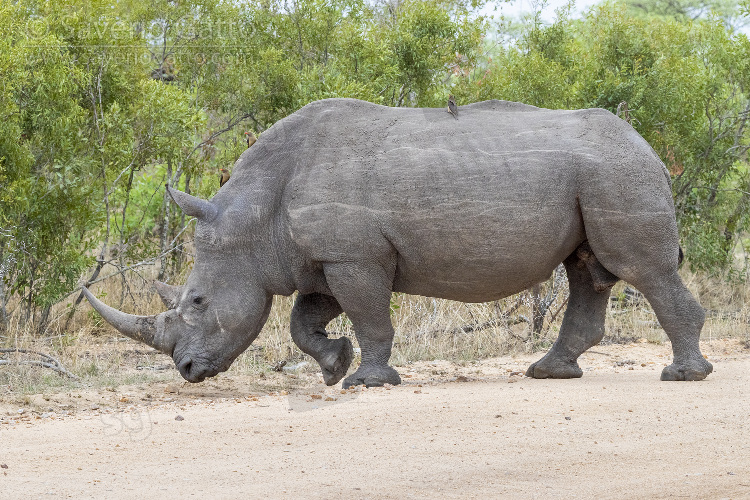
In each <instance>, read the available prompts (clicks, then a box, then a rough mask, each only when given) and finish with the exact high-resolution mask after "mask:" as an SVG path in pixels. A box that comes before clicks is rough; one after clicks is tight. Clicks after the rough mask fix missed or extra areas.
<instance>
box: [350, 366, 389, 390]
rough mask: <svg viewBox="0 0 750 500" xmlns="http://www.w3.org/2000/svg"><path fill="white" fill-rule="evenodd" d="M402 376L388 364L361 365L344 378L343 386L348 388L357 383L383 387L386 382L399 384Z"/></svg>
mask: <svg viewBox="0 0 750 500" xmlns="http://www.w3.org/2000/svg"><path fill="white" fill-rule="evenodd" d="M400 383H401V376H399V374H398V372H397V371H396V370H394V369H393V368H391V367H390V366H388V365H377V366H365V365H360V367H359V368H358V369H357V371H356V372H354V373H352V374H351V375H349V376H348V377H346V378H345V379H344V383H343V384H342V387H343V388H344V389H348V388H349V387H352V386H355V385H364V386H365V387H381V386H383V385H384V384H391V385H399V384H400Z"/></svg>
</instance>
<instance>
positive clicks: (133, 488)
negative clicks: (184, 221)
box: [0, 341, 750, 499]
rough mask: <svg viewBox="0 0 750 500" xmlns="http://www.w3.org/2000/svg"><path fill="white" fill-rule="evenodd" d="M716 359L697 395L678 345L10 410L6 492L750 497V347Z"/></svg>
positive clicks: (731, 346) (719, 344)
mask: <svg viewBox="0 0 750 500" xmlns="http://www.w3.org/2000/svg"><path fill="white" fill-rule="evenodd" d="M703 349H704V352H706V353H708V357H709V359H710V360H711V361H712V362H713V363H714V368H715V373H713V374H712V375H711V376H710V377H709V378H708V379H707V380H705V381H703V382H695V383H666V382H659V380H658V376H659V372H660V370H661V367H662V366H664V363H665V362H667V361H668V359H669V346H657V345H651V344H633V345H629V346H599V347H596V348H594V352H592V353H587V354H586V355H585V356H584V357H583V358H582V360H581V365H582V366H583V367H584V370H585V374H584V377H583V378H582V379H578V380H562V381H561V380H530V379H526V378H524V377H522V376H519V375H517V374H512V373H513V372H514V371H515V370H517V369H521V368H523V367H525V366H526V365H527V364H528V362H529V361H531V360H533V359H535V358H537V357H538V355H533V356H518V357H513V358H511V357H508V358H498V359H493V360H486V361H482V362H480V363H476V364H468V365H467V366H463V367H461V366H457V365H451V364H449V363H446V362H434V363H431V362H424V363H418V364H414V365H409V366H407V367H401V368H400V371H401V373H402V374H403V375H405V377H404V384H403V385H401V386H399V387H393V388H390V389H386V388H378V389H367V390H359V391H354V392H352V391H346V392H345V393H342V391H341V390H340V389H339V388H325V386H323V385H322V384H319V383H317V380H313V384H312V385H310V386H308V387H303V388H299V389H296V390H293V391H292V392H291V393H289V394H284V392H285V391H282V392H276V393H273V394H272V395H268V394H257V393H256V394H253V393H250V392H248V391H246V390H243V388H242V387H241V381H237V380H234V381H232V380H229V379H226V378H225V379H224V380H223V381H222V379H221V378H220V379H219V380H217V381H216V384H222V383H223V384H227V385H229V386H231V387H232V388H231V389H229V393H226V392H225V393H220V392H216V393H212V390H206V388H205V387H204V389H203V390H204V391H205V392H204V393H199V392H196V391H200V390H201V389H200V385H199V386H190V387H188V388H185V389H184V390H183V391H182V392H181V393H180V394H179V395H177V394H170V392H174V391H172V390H170V389H169V387H166V391H167V392H164V391H165V387H164V385H163V384H162V385H161V386H159V387H153V386H150V387H146V388H145V389H144V388H140V389H134V390H133V392H130V393H127V394H125V395H121V394H120V393H119V392H118V393H117V394H110V395H105V396H103V397H113V398H116V397H119V398H120V400H122V401H124V402H126V403H127V406H120V407H119V408H110V407H105V406H100V405H93V406H92V407H91V408H89V409H85V410H84V409H81V410H79V411H76V412H74V413H72V414H70V415H67V416H66V415H60V414H59V413H55V414H43V415H33V416H29V415H27V416H26V417H24V416H23V414H18V415H15V414H14V412H17V411H18V410H17V409H14V408H5V409H4V418H3V420H2V422H1V423H0V442H1V443H2V444H1V445H0V465H2V466H3V468H2V469H0V491H1V492H2V493H0V496H1V497H2V498H8V499H11V498H30V497H41V496H46V495H49V496H50V497H52V498H61V497H71V498H211V499H219V498H227V499H229V498H261V497H265V498H326V499H337V498H341V499H349V498H483V499H487V498H566V499H567V498H627V499H634V498H649V499H650V498H717V499H718V498H750V432H749V431H748V426H749V425H750V424H749V422H750V351H748V350H747V349H746V348H745V347H744V345H743V344H741V343H740V342H738V341H713V342H710V343H705V344H704V346H703ZM238 386H239V387H238ZM215 387H218V385H217V386H215ZM217 390H218V389H217ZM191 391H193V392H191ZM151 394H159V396H158V397H153V396H151ZM144 400H146V401H144ZM92 408H93V409H92ZM6 465H7V468H5V466H6Z"/></svg>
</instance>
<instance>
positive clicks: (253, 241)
mask: <svg viewBox="0 0 750 500" xmlns="http://www.w3.org/2000/svg"><path fill="white" fill-rule="evenodd" d="M168 189H169V191H170V193H171V194H172V196H173V198H174V200H175V201H176V202H177V203H178V204H179V205H180V207H182V209H183V210H184V211H185V213H186V214H187V215H191V216H195V217H197V218H198V225H197V229H196V235H195V242H196V243H195V245H196V258H195V265H194V268H193V270H192V273H191V274H190V277H189V278H188V280H187V283H186V284H185V285H182V286H179V287H170V286H168V285H164V284H160V285H159V286H158V287H157V288H158V289H159V292H160V294H161V295H162V297H163V298H164V300H165V303H167V304H168V305H170V309H169V310H168V311H166V312H164V313H161V314H159V315H156V316H133V315H128V314H124V313H121V312H119V311H116V310H114V309H112V308H110V307H108V306H106V305H104V304H102V303H101V302H100V301H98V300H96V299H95V298H94V297H93V296H92V295H91V294H90V293H88V291H87V297H88V298H89V300H90V301H91V302H92V304H93V305H94V307H95V308H96V309H97V310H98V311H99V312H100V313H101V314H102V316H103V317H104V318H105V319H106V320H107V321H109V322H110V323H111V324H112V325H113V326H115V327H116V328H117V329H118V330H120V331H121V332H122V333H123V334H125V335H128V336H130V337H133V338H135V339H138V340H141V341H143V342H145V343H147V344H149V345H151V346H153V347H155V348H157V349H159V350H161V351H163V352H165V353H167V354H170V355H171V356H172V358H173V359H174V361H175V364H176V365H177V368H178V369H179V371H180V373H181V374H182V376H183V377H184V378H185V379H187V380H189V381H191V382H199V381H202V380H203V379H205V378H206V377H210V376H213V375H216V374H217V373H219V372H221V371H224V370H227V369H228V368H229V366H230V365H231V363H232V361H233V360H234V359H235V358H236V357H237V356H238V355H239V354H240V353H241V352H242V351H244V350H245V349H246V348H247V347H248V346H249V345H250V343H251V342H252V341H253V340H254V339H255V338H256V337H257V336H258V334H259V332H260V330H261V328H262V327H263V324H264V323H265V321H266V318H267V317H268V312H269V309H270V307H271V298H272V296H273V295H276V294H279V295H290V294H292V293H294V292H295V291H296V292H299V296H298V298H297V300H296V303H295V305H294V309H293V311H292V318H291V332H292V337H293V339H294V341H295V342H296V343H297V345H298V346H299V347H300V348H301V349H302V350H303V351H304V352H306V353H308V354H310V355H311V356H312V357H313V358H315V359H316V360H317V362H318V363H319V364H320V366H321V368H322V370H323V375H324V378H325V381H326V383H327V384H329V385H332V384H335V383H336V382H338V381H339V380H341V379H342V378H343V377H344V376H345V375H346V373H347V370H348V368H349V365H350V363H351V360H352V357H353V356H352V346H351V343H350V342H349V340H348V339H346V338H345V337H342V338H337V339H329V338H328V334H327V332H326V330H325V327H326V325H327V324H328V322H329V321H331V320H332V319H334V318H335V317H336V316H338V315H339V314H341V313H342V312H345V313H346V314H347V315H348V317H349V318H350V319H351V321H352V324H353V326H354V330H355V333H356V336H357V340H358V342H359V345H360V347H361V350H362V362H361V364H360V365H359V367H358V368H357V370H356V371H355V372H354V373H353V374H351V375H349V376H348V377H347V378H346V379H345V380H344V384H343V385H344V387H348V386H350V385H355V384H365V385H367V386H377V385H382V384H385V383H390V384H398V383H399V382H400V378H399V375H398V373H397V372H396V370H394V369H393V368H392V367H390V366H389V365H388V359H389V357H390V355H391V345H392V341H393V334H394V331H393V327H392V325H391V319H390V308H389V305H390V299H391V293H392V292H405V293H410V294H418V295H425V296H430V297H441V298H446V299H453V300H459V301H464V302H480V301H481V302H483V301H491V300H497V299H501V298H503V297H507V296H509V295H512V294H515V293H518V292H520V291H522V290H524V289H526V288H528V287H529V286H531V285H533V284H535V283H538V282H540V281H542V280H545V279H546V278H547V277H549V276H550V274H551V272H552V271H553V270H554V269H555V267H556V266H557V265H558V264H560V263H561V262H562V263H563V264H564V265H565V268H566V270H567V273H568V279H569V282H570V300H569V303H568V306H567V310H566V312H565V317H564V320H563V323H562V328H561V330H560V334H559V338H558V340H557V342H556V343H555V344H554V346H553V347H552V349H551V350H550V351H549V352H548V353H547V355H546V356H544V357H543V358H542V359H541V360H539V361H537V362H536V363H534V364H533V365H531V367H530V368H529V369H528V372H527V375H528V376H531V377H536V378H544V377H555V378H570V377H580V376H581V375H582V371H581V369H580V367H579V366H578V363H577V358H578V357H579V356H580V355H581V353H583V352H584V351H585V350H586V349H588V348H590V347H591V346H593V345H595V344H597V343H598V342H599V341H600V340H601V339H602V337H603V335H604V317H605V312H606V307H607V301H608V298H609V289H610V288H611V286H612V285H613V284H614V283H615V282H616V281H617V280H618V279H622V280H625V281H627V282H628V283H630V284H632V285H633V286H635V287H636V288H638V289H639V290H640V291H641V292H643V294H644V295H645V297H646V298H647V299H648V301H649V302H650V303H651V305H652V307H653V309H654V311H655V312H656V315H657V317H658V319H659V322H660V323H661V325H662V326H663V328H664V330H665V331H666V332H667V335H668V336H669V338H670V340H671V341H672V348H673V351H674V362H673V363H672V364H671V365H669V366H667V367H666V368H664V370H663V372H662V375H661V377H662V380H701V379H703V378H705V377H706V376H707V375H708V374H709V373H711V371H712V366H711V364H710V363H709V362H708V361H706V360H705V359H704V357H703V356H702V355H701V352H700V348H699V343H698V340H699V337H700V331H701V328H702V326H703V321H704V313H703V310H702V308H701V307H700V305H699V304H698V303H697V302H696V300H695V299H694V298H693V296H692V295H691V294H690V292H689V291H688V290H687V288H686V287H685V285H684V284H683V282H682V280H681V279H680V276H679V275H678V273H677V268H678V261H679V257H680V246H679V241H678V233H677V225H676V222H675V213H674V206H673V203H672V194H671V190H670V178H669V174H668V173H667V170H666V169H665V167H664V164H663V163H662V162H661V161H660V159H659V157H658V156H657V155H656V153H655V152H654V151H653V150H652V149H651V147H650V146H649V145H648V143H647V142H646V141H645V140H644V139H643V138H641V137H640V136H639V135H638V133H637V132H636V131H635V130H634V129H633V128H632V127H631V126H630V125H629V124H627V123H626V122H625V121H623V120H621V119H618V118H616V117H615V116H614V115H612V114H611V113H610V112H608V111H605V110H602V109H587V110H577V111H557V110H547V109H540V108H536V107H533V106H527V105H524V104H518V103H512V102H504V101H486V102H480V103H476V104H471V105H468V106H461V107H460V113H459V114H458V120H456V119H454V117H453V116H452V115H451V114H450V113H448V112H447V111H446V110H444V109H413V108H389V107H385V106H378V105H375V104H370V103H367V102H362V101H357V100H353V99H327V100H323V101H318V102H314V103H311V104H309V105H307V106H305V107H304V108H302V109H300V110H299V111H297V112H296V113H294V114H292V115H290V116H288V117H287V118H285V119H283V120H281V121H280V122H278V123H277V124H276V125H274V126H273V127H272V128H270V129H269V130H268V131H266V132H264V133H263V135H262V136H261V137H260V139H258V142H257V143H256V144H255V145H254V146H253V147H252V148H250V149H248V150H247V151H245V153H243V155H242V156H241V157H240V159H239V160H238V161H237V163H236V165H235V167H234V171H233V174H232V177H231V179H230V180H229V182H227V183H226V185H224V186H223V187H222V188H221V189H220V190H219V192H218V193H217V194H216V196H214V197H213V198H212V199H211V200H210V201H205V200H200V199H198V198H194V197H192V196H190V195H187V194H185V193H182V192H180V191H177V190H174V189H171V188H168Z"/></svg>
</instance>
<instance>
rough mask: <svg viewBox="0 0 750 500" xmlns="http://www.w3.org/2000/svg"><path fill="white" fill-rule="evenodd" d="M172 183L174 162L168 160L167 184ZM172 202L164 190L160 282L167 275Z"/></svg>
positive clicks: (160, 239)
mask: <svg viewBox="0 0 750 500" xmlns="http://www.w3.org/2000/svg"><path fill="white" fill-rule="evenodd" d="M171 182H172V160H167V184H168V185H171ZM170 202H171V200H170V199H169V193H167V190H166V189H165V190H164V200H163V202H162V214H164V216H163V218H162V223H161V231H160V234H159V253H160V255H161V257H160V259H159V277H158V279H159V281H165V276H166V275H167V256H166V253H165V252H166V251H167V245H168V244H169V242H168V241H167V235H168V231H169V208H170V207H169V205H170Z"/></svg>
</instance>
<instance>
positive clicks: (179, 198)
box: [166, 184, 219, 222]
mask: <svg viewBox="0 0 750 500" xmlns="http://www.w3.org/2000/svg"><path fill="white" fill-rule="evenodd" d="M166 188H167V192H168V193H169V196H171V197H172V199H173V200H174V202H175V203H177V204H178V205H179V206H180V208H181V209H182V211H183V212H185V215H189V216H191V217H197V218H199V219H201V220H205V221H206V222H211V221H212V220H214V219H215V218H216V216H217V215H218V213H219V209H218V208H217V207H216V205H214V204H213V203H211V202H210V201H206V200H201V199H200V198H196V197H195V196H191V195H189V194H187V193H183V192H182V191H179V190H177V189H174V188H171V187H169V184H167V185H166Z"/></svg>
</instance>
